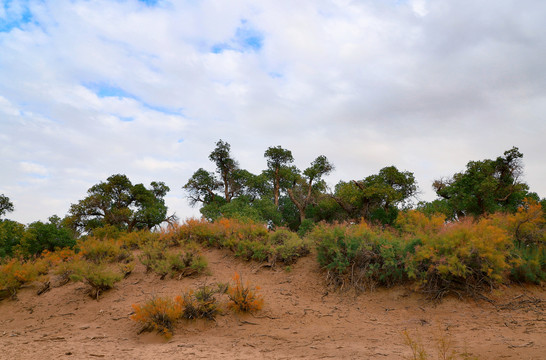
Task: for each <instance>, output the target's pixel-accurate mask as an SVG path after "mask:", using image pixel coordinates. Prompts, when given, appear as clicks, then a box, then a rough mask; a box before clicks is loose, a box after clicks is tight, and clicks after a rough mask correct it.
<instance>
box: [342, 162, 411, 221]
mask: <svg viewBox="0 0 546 360" xmlns="http://www.w3.org/2000/svg"><path fill="white" fill-rule="evenodd" d="M416 193H417V185H416V183H415V177H414V176H413V173H411V172H408V171H403V172H401V171H399V170H398V169H397V168H396V167H394V166H388V167H385V168H383V169H381V170H379V173H378V174H377V175H370V176H368V177H366V178H365V179H363V180H360V181H350V182H344V181H341V182H339V183H338V184H337V185H336V188H335V193H334V195H333V196H332V197H333V199H334V200H335V201H336V202H337V203H338V204H339V205H340V206H341V208H342V209H343V210H344V211H345V212H346V213H347V215H348V217H349V219H353V220H359V219H361V218H363V219H365V220H367V221H372V222H378V223H381V224H392V223H393V222H394V221H395V219H396V216H397V215H398V209H399V207H406V206H408V204H409V201H410V199H411V198H412V197H413V196H415V194H416Z"/></svg>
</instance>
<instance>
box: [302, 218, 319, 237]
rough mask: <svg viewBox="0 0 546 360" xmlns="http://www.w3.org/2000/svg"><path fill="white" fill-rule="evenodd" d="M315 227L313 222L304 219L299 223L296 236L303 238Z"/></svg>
mask: <svg viewBox="0 0 546 360" xmlns="http://www.w3.org/2000/svg"><path fill="white" fill-rule="evenodd" d="M314 227H315V222H314V221H313V220H311V219H305V220H303V221H302V222H301V225H300V227H299V229H298V235H299V236H300V237H301V238H304V237H305V236H306V235H307V234H308V233H310V232H311V231H312V230H313V229H314Z"/></svg>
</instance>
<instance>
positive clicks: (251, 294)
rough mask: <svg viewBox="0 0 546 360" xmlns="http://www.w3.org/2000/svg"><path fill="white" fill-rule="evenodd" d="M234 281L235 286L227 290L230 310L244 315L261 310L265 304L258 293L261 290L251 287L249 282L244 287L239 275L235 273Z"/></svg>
mask: <svg viewBox="0 0 546 360" xmlns="http://www.w3.org/2000/svg"><path fill="white" fill-rule="evenodd" d="M233 280H234V281H235V284H234V285H230V286H229V288H228V289H227V295H228V298H229V304H228V306H229V308H231V309H233V310H235V311H236V312H244V313H247V312H249V313H252V312H255V311H258V310H260V309H261V308H262V307H263V304H264V299H263V297H262V296H261V295H259V294H258V293H257V292H258V290H260V288H259V287H253V286H251V285H250V282H248V281H247V282H246V283H245V284H244V285H243V282H242V280H241V277H240V276H239V274H238V273H235V275H234V276H233Z"/></svg>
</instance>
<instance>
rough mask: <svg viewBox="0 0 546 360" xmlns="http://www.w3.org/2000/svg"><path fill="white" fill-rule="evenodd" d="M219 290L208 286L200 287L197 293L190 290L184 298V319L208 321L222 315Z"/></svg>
mask: <svg viewBox="0 0 546 360" xmlns="http://www.w3.org/2000/svg"><path fill="white" fill-rule="evenodd" d="M218 292H219V291H218V288H216V289H215V288H212V287H209V286H206V285H203V286H201V287H199V288H198V289H197V290H196V291H193V290H190V291H189V292H187V293H185V294H184V295H183V297H182V299H183V302H182V303H183V307H184V310H183V311H182V317H183V318H184V319H188V320H193V319H207V320H214V319H216V316H217V315H218V314H220V313H221V311H220V308H219V304H218V299H217V298H216V294H218Z"/></svg>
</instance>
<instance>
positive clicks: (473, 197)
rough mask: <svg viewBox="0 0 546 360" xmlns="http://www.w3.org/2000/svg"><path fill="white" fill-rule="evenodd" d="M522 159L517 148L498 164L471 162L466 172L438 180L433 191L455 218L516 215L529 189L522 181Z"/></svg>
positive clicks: (499, 160) (493, 162)
mask: <svg viewBox="0 0 546 360" xmlns="http://www.w3.org/2000/svg"><path fill="white" fill-rule="evenodd" d="M522 158H523V154H522V153H520V152H519V150H518V148H516V147H514V148H512V149H510V150H508V151H505V152H504V157H502V156H499V157H497V159H495V160H490V159H486V160H482V161H470V162H469V163H468V164H467V165H466V170H465V171H464V172H460V173H456V174H455V175H453V177H451V178H448V179H440V180H436V181H435V182H434V184H433V187H434V190H435V191H436V193H437V194H438V196H439V197H440V198H442V199H445V200H446V201H447V204H448V205H449V208H450V210H451V217H452V218H461V217H462V216H465V215H472V216H480V215H484V214H492V213H494V212H497V211H509V212H515V211H516V210H517V208H518V207H519V205H520V204H521V203H522V201H523V199H524V198H525V197H526V196H527V191H528V189H529V187H528V186H527V185H526V184H525V183H523V182H521V181H520V179H519V178H520V176H521V173H522V167H523V165H522V164H521V159H522Z"/></svg>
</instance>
